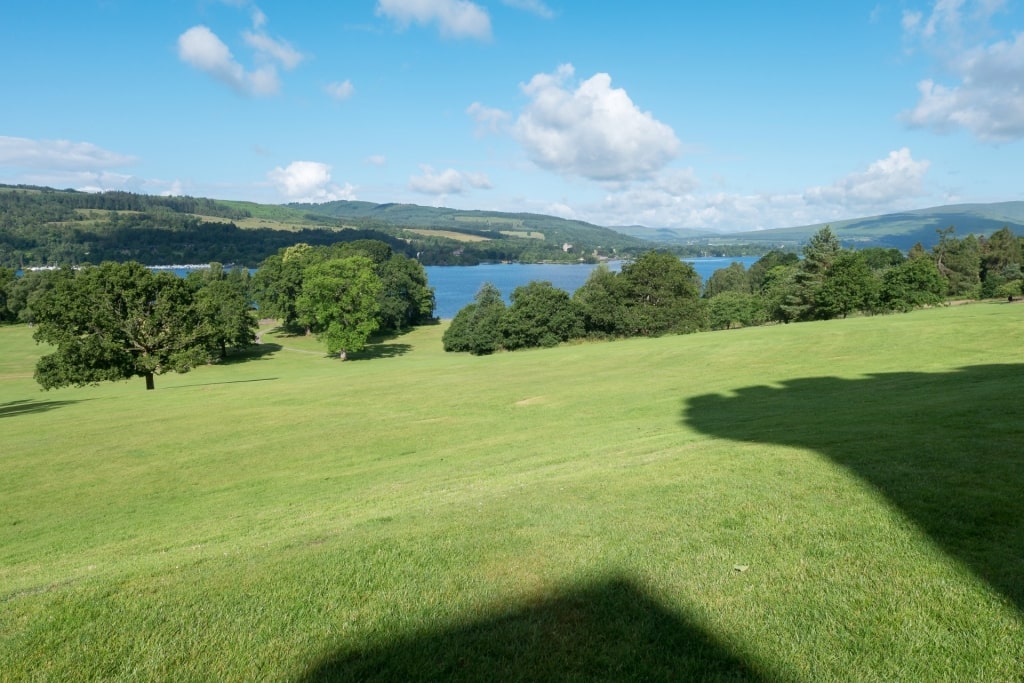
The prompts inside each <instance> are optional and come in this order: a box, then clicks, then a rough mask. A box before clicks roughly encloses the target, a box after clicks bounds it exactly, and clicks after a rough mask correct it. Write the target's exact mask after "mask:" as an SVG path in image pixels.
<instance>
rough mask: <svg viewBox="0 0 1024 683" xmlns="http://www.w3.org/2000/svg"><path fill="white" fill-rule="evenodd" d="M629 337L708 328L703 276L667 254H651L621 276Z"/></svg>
mask: <svg viewBox="0 0 1024 683" xmlns="http://www.w3.org/2000/svg"><path fill="white" fill-rule="evenodd" d="M619 278H620V279H621V284H622V290H621V291H622V298H623V302H624V303H625V306H626V325H627V333H628V334H629V335H630V336H648V337H650V336H657V335H661V334H669V333H673V334H678V333H686V332H696V331H697V330H700V329H703V328H704V327H705V325H706V320H705V312H704V307H703V305H702V302H701V300H700V285H701V283H700V275H698V274H697V271H695V270H694V269H693V266H691V265H690V264H689V263H686V262H684V261H681V260H680V259H679V258H678V257H677V256H674V255H673V254H669V253H667V252H659V251H648V252H646V253H644V254H642V255H641V256H639V257H638V258H637V259H636V260H635V261H633V262H632V263H628V264H626V265H624V266H623V267H622V272H621V274H620V275H619Z"/></svg>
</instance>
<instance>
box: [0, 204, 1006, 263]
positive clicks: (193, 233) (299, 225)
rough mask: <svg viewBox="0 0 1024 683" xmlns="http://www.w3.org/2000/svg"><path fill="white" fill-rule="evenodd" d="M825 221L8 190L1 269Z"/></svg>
mask: <svg viewBox="0 0 1024 683" xmlns="http://www.w3.org/2000/svg"><path fill="white" fill-rule="evenodd" d="M951 225H952V226H954V227H955V228H956V232H957V234H958V235H966V234H968V233H977V234H990V233H992V232H994V231H996V230H999V229H1001V228H1003V227H1004V226H1005V227H1009V228H1010V229H1011V230H1013V231H1015V232H1016V233H1017V234H1022V235H1024V202H1001V203H993V204H960V205H950V206H941V207H934V208H929V209H919V210H915V211H907V212H903V213H898V214H887V215H884V216H873V217H868V218H856V219H850V220H843V221H836V222H834V223H832V224H831V226H832V229H833V230H834V232H835V233H836V234H837V235H838V236H839V238H840V239H841V240H842V241H843V243H844V245H845V246H853V247H868V246H882V247H895V248H898V249H900V250H903V251H906V250H907V249H909V248H910V247H911V246H913V245H914V244H915V243H916V242H921V243H922V244H923V245H924V246H925V247H926V248H929V247H931V246H932V245H933V244H935V243H936V241H937V235H936V230H938V229H942V228H947V227H949V226H951ZM821 227H822V225H821V224H814V225H805V226H798V227H790V228H777V229H772V230H760V231H749V232H739V233H730V234H716V233H714V232H712V231H708V230H699V229H677V228H651V227H643V226H620V227H616V228H614V229H613V228H608V227H602V226H599V225H593V224H591V223H586V222H583V221H577V220H567V219H563V218H558V217H555V216H546V215H542V214H534V213H504V212H499V211H467V210H458V209H448V208H437V207H427V206H418V205H415V204H374V203H371V202H360V201H335V202H327V203H323V204H296V203H293V204H286V205H279V204H258V203H254V202H242V201H227V200H218V199H208V198H193V197H157V196H152V195H140V194H132V193H128V192H104V193H99V194H93V193H86V192H77V191H74V190H54V189H51V188H43V187H29V186H4V185H0V266H8V267H10V266H15V267H27V266H41V265H57V264H65V263H71V264H77V263H86V262H93V263H95V262H98V261H100V260H122V261H123V260H128V259H132V260H137V261H140V262H142V263H144V264H148V265H157V264H167V263H206V262H209V261H220V262H222V263H235V264H239V265H246V266H255V265H257V264H258V263H259V262H260V261H262V260H263V259H264V258H266V257H267V256H269V255H270V254H273V253H275V252H276V251H277V250H278V249H280V248H281V247H286V246H290V245H291V244H294V243H296V242H307V243H309V244H331V243H334V242H339V241H347V240H354V239H364V238H369V239H380V240H383V241H386V242H388V243H389V244H391V245H392V248H394V249H396V250H398V251H402V252H404V253H407V254H408V255H410V256H411V255H415V256H417V258H419V260H420V261H421V262H422V263H424V264H425V265H472V264H475V263H480V262H496V261H521V262H541V261H563V262H575V261H579V260H595V259H597V258H607V257H629V256H633V255H635V254H637V253H639V252H641V251H644V250H647V249H650V248H652V247H663V248H668V249H671V250H673V251H674V252H676V253H678V254H679V255H681V256H702V255H716V256H740V255H757V254H760V253H764V252H765V251H768V250H769V249H773V248H789V249H796V248H799V246H800V245H802V244H803V243H804V242H806V240H807V239H808V238H809V237H810V236H811V235H812V234H813V233H815V232H816V231H817V230H819V229H820V228H821Z"/></svg>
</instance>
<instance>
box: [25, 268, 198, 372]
mask: <svg viewBox="0 0 1024 683" xmlns="http://www.w3.org/2000/svg"><path fill="white" fill-rule="evenodd" d="M33 313H34V317H35V322H36V331H35V334H34V338H35V340H36V341H37V342H41V343H44V344H50V345H52V346H54V347H56V351H54V352H53V353H50V354H48V355H46V356H43V357H42V358H40V359H39V362H38V364H37V365H36V371H35V378H36V381H37V382H39V384H40V385H42V387H43V388H44V389H54V388H57V387H63V386H85V385H89V384H96V383H98V382H104V381H113V380H121V379H129V378H131V377H143V378H145V380H146V389H153V387H154V382H153V377H154V375H159V374H161V373H164V372H169V371H174V372H187V371H188V370H190V369H191V368H193V367H195V366H196V365H198V364H201V363H204V362H206V361H207V360H208V357H209V353H208V341H207V340H206V339H205V338H204V335H203V329H204V328H203V325H202V324H201V319H200V315H199V313H198V311H197V310H196V307H195V304H194V301H193V297H192V291H191V289H190V287H189V286H188V285H187V284H186V283H185V281H184V280H182V279H181V278H178V277H176V276H174V275H173V274H171V273H166V272H161V273H158V274H157V273H153V272H152V271H150V270H148V269H147V268H145V267H144V266H142V265H140V264H138V263H135V262H129V263H113V262H106V263H103V264H101V265H99V266H92V267H88V268H85V269H83V270H80V271H75V270H72V269H71V268H64V269H63V270H61V271H60V272H59V273H58V274H57V276H56V277H55V278H54V281H53V286H52V288H51V289H49V290H48V291H46V292H45V293H44V294H43V295H42V296H41V297H40V298H39V299H38V300H37V301H36V302H35V303H34V305H33Z"/></svg>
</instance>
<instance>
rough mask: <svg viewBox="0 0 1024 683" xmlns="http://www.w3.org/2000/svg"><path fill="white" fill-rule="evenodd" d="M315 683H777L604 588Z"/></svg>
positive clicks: (345, 651) (351, 652)
mask: <svg viewBox="0 0 1024 683" xmlns="http://www.w3.org/2000/svg"><path fill="white" fill-rule="evenodd" d="M299 680H300V681H301V683H315V682H318V681H697V680H699V681H718V680H722V681H779V680H783V679H782V678H780V677H779V676H778V675H775V674H771V673H770V672H767V671H765V670H764V669H763V668H762V667H760V666H758V665H755V664H753V663H750V662H748V661H746V660H745V659H744V657H743V656H742V655H741V654H739V653H737V652H734V651H732V649H731V648H729V647H728V646H726V645H725V644H723V643H721V642H719V641H718V640H717V639H716V638H715V637H714V636H711V635H709V634H708V633H707V631H706V630H705V629H703V628H701V627H700V626H696V625H694V624H692V623H690V621H689V620H687V619H686V618H684V617H681V616H680V615H679V614H677V613H675V612H673V611H671V610H669V609H667V608H665V607H664V606H662V605H661V604H659V603H658V602H657V601H656V600H654V599H652V598H651V597H649V596H648V595H647V594H646V593H645V592H644V591H643V590H641V589H639V588H638V587H637V586H636V585H634V584H633V583H632V582H630V581H628V580H624V579H614V578H613V579H610V580H607V581H604V582H600V583H596V584H593V585H589V586H582V587H577V588H570V589H567V590H565V591H564V592H562V593H561V594H559V595H556V596H554V597H551V598H548V599H545V600H542V601H536V602H533V603H528V604H524V605H520V606H516V607H512V608H509V609H508V610H504V611H502V612H500V613H498V614H495V615H493V616H489V617H484V618H481V619H478V620H474V621H471V622H468V623H465V624H460V625H457V626H452V627H449V628H442V629H438V630H436V631H432V632H426V633H420V634H416V635H409V636H405V637H401V638H398V639H395V640H393V641H391V642H388V643H386V644H384V645H381V646H379V647H370V648H366V649H359V648H342V649H340V650H338V651H337V652H335V653H333V654H331V655H329V656H328V657H326V658H325V659H323V660H322V661H320V662H317V663H315V664H314V665H313V666H312V667H310V669H309V670H308V671H307V672H306V673H305V675H303V676H302V677H301V678H300V679H299Z"/></svg>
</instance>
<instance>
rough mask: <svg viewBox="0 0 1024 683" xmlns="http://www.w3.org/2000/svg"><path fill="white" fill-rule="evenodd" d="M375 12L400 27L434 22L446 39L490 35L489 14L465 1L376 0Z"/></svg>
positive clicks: (488, 37) (485, 36) (472, 3)
mask: <svg viewBox="0 0 1024 683" xmlns="http://www.w3.org/2000/svg"><path fill="white" fill-rule="evenodd" d="M377 15H378V16H383V17H387V18H388V19H391V20H392V21H393V22H395V23H396V24H397V25H398V26H399V27H400V28H402V29H405V28H408V27H409V25H410V24H421V25H429V24H437V27H438V30H439V31H440V33H441V35H442V36H443V37H446V38H476V39H478V40H488V39H490V37H491V17H490V15H489V14H487V10H485V9H484V8H483V7H481V6H480V5H478V4H476V3H475V2H470V1H469V0H378V2H377Z"/></svg>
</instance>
